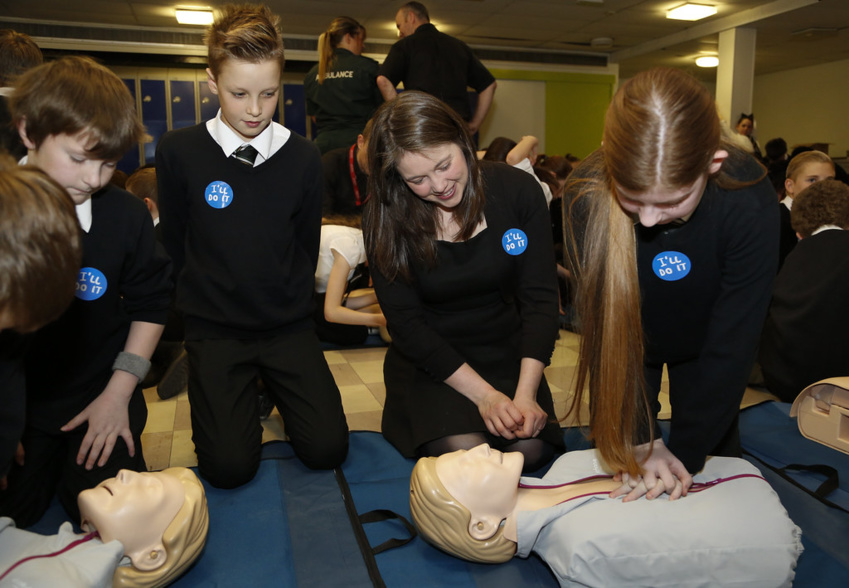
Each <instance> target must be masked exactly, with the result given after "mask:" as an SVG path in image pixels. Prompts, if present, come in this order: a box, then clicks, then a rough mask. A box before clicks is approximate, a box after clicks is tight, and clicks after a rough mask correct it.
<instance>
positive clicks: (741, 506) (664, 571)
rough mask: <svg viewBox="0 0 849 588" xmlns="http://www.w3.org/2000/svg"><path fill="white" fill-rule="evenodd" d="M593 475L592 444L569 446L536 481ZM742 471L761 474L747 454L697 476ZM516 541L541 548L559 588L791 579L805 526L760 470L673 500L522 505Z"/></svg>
mask: <svg viewBox="0 0 849 588" xmlns="http://www.w3.org/2000/svg"><path fill="white" fill-rule="evenodd" d="M598 473H603V472H602V471H601V468H600V467H599V465H598V455H597V453H596V452H595V450H588V451H575V452H571V453H567V454H566V455H565V456H563V457H562V458H560V459H559V460H558V461H557V462H556V463H555V465H554V466H553V467H552V470H551V471H550V472H549V473H548V474H547V475H546V477H545V478H543V482H542V483H543V484H544V485H550V484H560V483H565V482H570V481H574V480H578V479H581V478H585V477H587V476H591V475H594V474H598ZM739 474H755V475H756V476H760V472H759V471H758V470H757V468H755V467H754V466H752V465H751V464H750V463H749V462H747V461H745V460H742V459H736V458H726V457H713V458H709V459H708V462H707V464H706V465H705V468H704V469H703V470H702V472H700V473H699V474H698V475H696V476H695V481H696V482H702V483H705V482H710V481H713V480H716V479H719V478H730V477H732V476H736V475H739ZM522 482H523V483H527V484H529V485H539V484H540V481H539V480H537V479H534V478H523V479H522ZM518 545H519V546H518V551H517V555H519V556H522V557H527V556H528V555H529V554H530V552H531V551H535V552H537V553H538V554H539V555H540V557H542V558H543V560H545V561H546V563H548V565H549V566H550V567H551V568H552V570H553V571H554V573H555V575H556V576H557V577H558V579H559V581H560V584H561V585H562V586H624V585H627V586H652V587H659V586H675V587H681V586H732V585H733V586H789V585H790V584H791V583H792V581H793V577H794V576H795V571H794V570H795V567H796V560H797V559H798V557H799V555H800V554H801V553H802V549H803V548H802V542H801V530H800V529H799V528H798V527H797V526H796V525H795V524H794V523H793V521H791V520H790V518H789V517H788V516H787V511H786V510H785V509H784V507H783V506H782V505H781V502H780V501H779V499H778V495H777V494H776V493H775V491H773V489H772V487H771V486H770V485H769V484H768V483H767V482H766V481H765V480H763V479H762V478H760V477H745V478H738V479H734V480H729V481H727V482H722V483H718V484H715V485H713V486H711V487H710V488H707V489H705V490H703V491H701V492H698V493H691V494H690V495H688V496H687V497H685V498H682V499H679V500H676V501H669V500H668V499H667V498H666V497H665V496H662V497H660V498H657V499H655V500H651V501H650V500H646V499H645V498H641V499H640V500H637V501H634V502H628V503H623V502H622V500H621V499H616V500H613V499H609V498H607V497H606V495H602V496H600V497H599V496H594V497H585V498H579V499H575V500H571V501H569V502H566V503H563V504H560V505H557V506H555V507H552V508H547V509H543V510H540V511H536V512H525V513H520V514H519V516H518Z"/></svg>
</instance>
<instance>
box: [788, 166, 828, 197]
mask: <svg viewBox="0 0 849 588" xmlns="http://www.w3.org/2000/svg"><path fill="white" fill-rule="evenodd" d="M828 179H834V166H833V165H831V164H830V163H825V162H822V161H809V162H808V163H806V164H804V165H802V166H801V167H800V168H799V171H797V172H796V174H795V175H794V177H792V178H787V179H786V180H784V188H785V190H787V195H788V196H790V197H791V198H794V197H795V196H796V195H798V194H800V193H801V192H802V190H804V189H805V188H807V187H808V186H810V185H811V184H815V183H816V182H821V181H823V180H828Z"/></svg>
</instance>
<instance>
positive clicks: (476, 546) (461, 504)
mask: <svg viewBox="0 0 849 588" xmlns="http://www.w3.org/2000/svg"><path fill="white" fill-rule="evenodd" d="M523 461H524V459H523V457H522V454H521V453H518V452H510V453H501V452H500V451H496V450H493V449H491V448H490V447H489V445H486V444H484V445H479V446H477V447H475V448H474V449H470V450H468V451H466V450H460V451H455V452H453V453H446V454H444V455H441V456H439V457H424V458H422V459H420V460H419V461H418V463H417V464H416V466H415V467H414V468H413V474H412V477H411V478H410V512H411V513H412V515H413V522H414V523H415V525H416V527H417V528H418V530H419V533H421V535H422V537H423V538H424V539H425V540H426V541H427V542H428V543H431V544H432V545H434V546H436V547H438V548H439V549H441V550H443V551H445V552H447V553H449V554H451V555H453V556H455V557H460V558H462V559H466V560H469V561H475V562H481V563H501V562H505V561H508V560H509V559H510V558H512V557H513V554H515V552H516V543H515V542H513V541H510V540H509V539H507V538H505V537H504V535H503V531H502V521H504V519H506V518H507V516H508V515H510V514H511V513H512V512H513V509H514V508H515V506H516V500H517V498H518V488H519V477H520V476H521V473H522V465H523Z"/></svg>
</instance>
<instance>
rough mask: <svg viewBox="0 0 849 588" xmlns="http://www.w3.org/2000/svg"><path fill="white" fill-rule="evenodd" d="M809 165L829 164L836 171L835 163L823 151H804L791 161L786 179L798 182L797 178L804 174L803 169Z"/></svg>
mask: <svg viewBox="0 0 849 588" xmlns="http://www.w3.org/2000/svg"><path fill="white" fill-rule="evenodd" d="M808 163H827V164H829V165H830V166H831V169H834V162H833V161H832V160H831V157H829V156H828V155H826V154H825V153H823V152H822V151H816V150H813V151H802V152H801V153H799V154H798V155H796V157H794V158H793V159H791V160H790V163H788V164H787V172H786V173H785V177H786V178H787V179H788V180H794V181H795V180H796V176H797V175H798V174H800V173H802V167H804V166H805V165H806V164H808Z"/></svg>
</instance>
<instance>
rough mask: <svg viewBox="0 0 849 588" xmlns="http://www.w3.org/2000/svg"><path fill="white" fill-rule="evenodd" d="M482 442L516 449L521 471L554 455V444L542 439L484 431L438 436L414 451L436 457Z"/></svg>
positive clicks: (532, 467) (544, 462) (527, 469)
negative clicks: (510, 437) (522, 462)
mask: <svg viewBox="0 0 849 588" xmlns="http://www.w3.org/2000/svg"><path fill="white" fill-rule="evenodd" d="M482 443H489V445H490V446H491V447H493V448H494V449H498V450H499V451H518V452H519V453H521V454H522V455H524V456H525V465H524V466H523V467H522V471H523V472H533V471H536V470H538V469H539V468H541V467H542V466H544V465H545V464H547V463H548V462H549V461H550V460H551V458H552V457H554V446H553V445H552V444H551V443H549V442H547V441H543V440H542V439H538V438H534V439H515V440H507V439H504V438H502V437H495V436H494V435H489V434H486V433H463V434H460V435H448V436H446V437H440V438H439V439H434V440H433V441H428V442H427V443H424V444H422V445H421V446H420V447H419V448H418V451H417V452H416V453H417V454H418V457H437V456H439V455H442V454H443V453H450V452H452V451H457V450H458V449H472V448H473V447H477V446H478V445H480V444H482Z"/></svg>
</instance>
